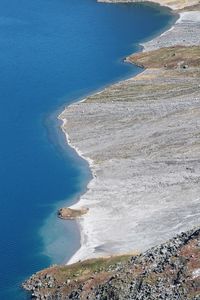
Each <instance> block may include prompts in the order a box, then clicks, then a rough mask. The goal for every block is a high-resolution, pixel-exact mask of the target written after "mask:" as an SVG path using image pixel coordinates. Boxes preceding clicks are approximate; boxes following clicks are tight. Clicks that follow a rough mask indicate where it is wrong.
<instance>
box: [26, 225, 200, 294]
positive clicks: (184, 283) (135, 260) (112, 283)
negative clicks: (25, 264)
mask: <svg viewBox="0 0 200 300" xmlns="http://www.w3.org/2000/svg"><path fill="white" fill-rule="evenodd" d="M23 287H24V288H25V289H27V290H28V291H30V292H31V293H32V298H33V299H37V300H42V299H48V300H58V299H59V300H67V299H82V300H86V299H88V300H95V299H99V300H125V299H127V300H128V299H129V300H140V299H142V300H155V299H160V300H161V299H163V300H176V299H177V300H197V299H200V229H199V228H196V229H193V230H190V231H188V232H186V233H181V234H180V235H178V236H176V237H175V238H173V239H171V240H170V241H168V242H167V243H164V244H162V245H160V246H157V247H154V248H152V249H150V250H148V251H146V252H145V253H144V254H141V255H137V256H131V255H129V256H119V257H115V258H107V259H96V260H88V261H86V262H83V263H81V262H80V263H77V264H74V265H71V266H62V267H58V266H55V267H52V268H49V269H46V270H44V271H42V272H39V273H37V274H36V275H34V276H32V277H31V278H30V279H29V280H28V281H26V282H25V283H24V285H23Z"/></svg>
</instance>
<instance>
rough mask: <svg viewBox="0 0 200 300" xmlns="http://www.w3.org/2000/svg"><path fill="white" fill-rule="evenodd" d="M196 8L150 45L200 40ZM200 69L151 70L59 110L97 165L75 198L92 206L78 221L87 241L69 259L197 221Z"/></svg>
mask: <svg viewBox="0 0 200 300" xmlns="http://www.w3.org/2000/svg"><path fill="white" fill-rule="evenodd" d="M198 14H199V12H198V13H196V12H187V13H182V14H181V18H180V20H179V21H178V22H177V23H176V24H175V26H174V27H173V28H172V29H171V30H170V31H168V32H166V33H165V34H163V35H162V36H160V37H158V38H156V39H154V40H153V41H150V42H148V43H146V44H145V45H144V46H145V51H146V50H149V49H156V48H160V47H163V46H166V45H175V44H184V45H191V44H193V43H194V44H197V45H199V44H200V22H199V15H198ZM191 20H192V22H190V21H191ZM188 22H189V24H190V26H188ZM191 32H192V33H193V34H195V35H194V36H195V37H196V39H195V40H194V38H193V35H192V34H191ZM184 72H185V73H184ZM194 74H195V75H194ZM185 75H187V77H186V76H185ZM199 75H200V70H197V69H194V70H193V69H192V70H191V69H190V68H189V69H188V70H179V71H164V70H146V71H144V72H143V73H141V74H140V75H138V76H137V77H135V78H131V79H129V80H126V81H122V82H120V83H118V84H115V85H112V86H110V87H109V88H106V89H105V90H103V91H102V92H100V93H97V94H95V95H93V96H90V97H88V98H87V99H85V101H82V102H81V103H77V104H72V105H70V106H69V107H67V108H66V109H65V110H64V112H63V113H62V114H61V115H60V116H59V118H60V119H61V120H63V126H62V129H63V131H64V132H65V134H66V137H67V138H68V141H69V144H70V145H71V146H72V147H73V148H74V149H75V150H76V151H77V152H78V153H79V154H80V155H81V156H82V157H83V158H85V159H87V160H88V162H89V164H90V167H91V170H92V172H93V179H92V180H91V181H90V183H89V185H88V191H87V192H86V193H85V194H84V195H83V196H82V197H81V199H80V201H79V202H78V203H77V204H75V205H73V206H72V208H80V207H88V208H89V212H88V214H87V215H85V216H84V217H83V218H81V220H80V221H79V224H80V227H81V248H80V249H79V250H78V251H77V253H75V255H74V256H73V257H72V259H71V260H70V261H69V263H72V262H75V261H78V260H80V259H81V260H83V259H86V258H90V257H97V256H102V255H105V256H106V255H109V254H116V253H122V252H130V251H134V250H139V251H143V250H145V249H147V248H149V247H151V246H153V245H155V244H158V243H161V242H164V241H165V240H167V239H168V238H170V237H172V236H174V235H175V234H176V233H178V232H180V231H182V230H187V229H188V228H190V227H192V226H194V225H198V224H199V216H200V201H199V199H200V198H199V195H200V142H199V138H200V136H199V132H200V105H199V104H200V100H199V99H200V91H199V90H200V88H199V87H200V76H199ZM66 120H67V121H66ZM69 136H70V139H69Z"/></svg>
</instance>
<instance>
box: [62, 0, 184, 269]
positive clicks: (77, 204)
mask: <svg viewBox="0 0 200 300" xmlns="http://www.w3.org/2000/svg"><path fill="white" fill-rule="evenodd" d="M125 1H126V0H125ZM98 2H101V1H98ZM102 2H106V1H104V0H103V1H102ZM130 2H131V1H130ZM139 2H141V1H139ZM111 3H113V2H112V0H111ZM149 3H152V4H155V2H153V1H149ZM164 8H165V6H163V9H164ZM166 8H168V7H166ZM170 9H171V8H170ZM172 13H174V14H176V15H177V20H176V21H175V23H173V25H172V26H171V27H170V28H169V29H167V30H166V31H164V32H162V33H161V34H159V35H158V37H159V36H162V35H164V34H165V33H167V32H168V31H171V30H173V28H174V25H175V24H176V23H177V22H178V21H179V20H181V13H180V14H179V13H176V12H175V11H173V10H172ZM154 38H155V36H154V37H153V38H151V37H150V38H149V39H147V41H146V42H148V41H152V40H154ZM146 42H144V43H141V44H139V46H142V49H141V51H139V52H144V51H145V44H146ZM127 58H128V56H127V57H125V59H124V61H123V63H130V62H128V61H126V59H127ZM142 69H143V70H142V71H141V73H143V72H144V68H142ZM139 74H140V73H139ZM137 75H138V74H136V75H135V76H131V77H130V78H127V79H122V80H120V81H118V82H121V81H128V80H130V79H131V78H134V77H136V76H137ZM118 82H117V83H118ZM114 84H116V83H113V84H109V85H108V86H106V87H104V88H103V89H100V90H99V91H97V92H95V95H97V94H100V93H102V91H103V90H106V89H107V88H109V86H111V85H114ZM91 94H92V95H93V93H91ZM89 96H90V95H89ZM87 98H88V96H86V97H85V98H83V99H80V100H79V101H77V102H76V101H75V102H74V103H71V104H70V105H69V106H67V107H65V108H64V110H63V111H62V112H61V113H59V115H58V117H57V119H58V120H60V121H61V122H62V124H61V125H60V129H61V131H62V132H63V134H64V136H65V138H66V142H67V144H68V145H69V147H71V148H72V149H73V150H74V151H75V152H76V153H77V154H78V156H80V157H81V158H82V159H84V160H85V161H86V162H87V163H88V167H89V170H90V172H91V176H92V178H91V180H90V181H89V182H88V184H87V186H86V191H85V193H86V192H87V190H88V189H89V187H88V186H89V184H91V182H92V181H93V180H94V178H95V177H96V172H95V164H94V161H93V160H92V159H91V158H90V157H86V156H84V154H83V153H82V151H81V150H80V149H79V148H78V147H76V146H75V145H73V143H72V142H71V140H70V136H69V134H68V133H67V131H66V130H65V126H66V124H67V119H66V118H65V117H64V118H62V115H63V113H64V111H65V110H66V109H68V108H69V107H70V106H73V105H74V104H77V103H83V102H85V101H87ZM85 193H84V194H85ZM84 194H83V195H84ZM83 195H81V196H80V198H79V200H78V201H77V202H75V203H74V204H72V205H70V206H69V208H72V209H80V207H81V205H80V204H81V198H82V196H83ZM76 223H77V225H78V228H79V231H80V237H81V239H80V245H81V246H80V248H81V247H82V245H83V244H84V240H85V238H86V236H85V234H84V230H83V227H82V226H81V223H80V221H79V220H76ZM79 250H80V249H78V251H79ZM78 251H77V252H78ZM75 255H76V252H75V253H74V255H73V256H72V257H71V258H70V259H69V261H68V262H67V263H66V264H67V265H68V264H73V263H75V262H76V261H78V258H75V260H74V257H75Z"/></svg>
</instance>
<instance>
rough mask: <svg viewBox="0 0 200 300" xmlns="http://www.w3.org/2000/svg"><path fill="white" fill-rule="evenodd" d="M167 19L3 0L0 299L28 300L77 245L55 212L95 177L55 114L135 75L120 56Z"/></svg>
mask: <svg viewBox="0 0 200 300" xmlns="http://www.w3.org/2000/svg"><path fill="white" fill-rule="evenodd" d="M171 21H172V16H171V15H170V13H169V11H166V10H164V9H162V10H160V8H159V7H155V6H154V7H152V6H145V5H144V4H143V5H106V4H97V3H96V2H95V0H71V1H70V0H10V1H8V0H0V137H1V142H0V228H1V242H0V243H1V244H0V264H1V268H0V300H11V299H12V300H15V299H17V300H21V299H26V294H25V293H24V292H22V291H21V289H20V288H19V286H20V283H21V282H22V280H24V279H25V278H26V277H27V276H29V275H31V274H32V273H34V272H35V271H37V270H39V269H41V268H44V267H46V266H48V265H49V264H51V263H55V262H56V263H62V262H64V261H66V260H67V259H68V258H69V257H70V256H71V255H72V254H73V253H74V251H75V250H76V249H77V248H78V247H79V233H78V231H77V228H76V226H75V225H74V224H73V223H70V224H67V223H66V222H62V221H61V220H58V219H57V218H56V209H57V208H58V207H59V206H61V204H63V202H65V203H67V201H68V204H70V203H71V202H72V201H74V199H76V198H77V197H78V196H79V194H80V193H81V192H83V190H84V188H85V185H86V183H87V181H88V180H89V177H90V173H89V170H88V167H87V165H86V163H85V162H83V161H82V160H80V159H79V158H78V157H77V156H76V154H75V153H74V152H73V151H72V150H70V149H69V147H65V140H64V137H63V135H62V134H61V133H60V131H59V129H58V122H57V121H56V115H57V113H58V112H59V110H60V109H61V107H62V106H63V105H64V104H66V103H70V102H72V101H73V100H74V99H77V98H80V97H83V96H84V95H86V94H88V93H90V92H92V91H94V90H97V89H99V88H101V87H102V86H105V85H106V84H109V83H111V82H114V81H117V80H119V79H120V78H125V77H128V76H130V75H131V74H136V73H137V72H139V69H138V68H136V67H133V66H130V65H128V64H123V63H122V58H123V57H124V56H126V55H127V54H129V53H132V52H134V51H137V50H138V49H139V47H138V43H139V42H140V41H142V40H145V39H147V38H148V37H150V36H152V35H154V34H156V33H158V32H160V31H161V30H164V27H165V26H167V25H168V26H169V22H171ZM77 117H78V116H77ZM65 149H66V150H65Z"/></svg>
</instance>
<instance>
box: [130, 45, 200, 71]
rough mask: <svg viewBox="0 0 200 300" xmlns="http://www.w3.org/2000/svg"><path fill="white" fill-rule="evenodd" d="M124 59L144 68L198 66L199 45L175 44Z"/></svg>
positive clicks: (199, 56)
mask: <svg viewBox="0 0 200 300" xmlns="http://www.w3.org/2000/svg"><path fill="white" fill-rule="evenodd" d="M126 61H128V62H131V63H134V64H136V65H138V66H140V67H144V68H166V69H176V68H183V69H184V68H188V67H200V47H199V46H191V47H184V46H175V47H167V48H161V49H158V50H154V51H150V52H142V53H137V54H134V55H131V56H129V57H128V58H127V59H126Z"/></svg>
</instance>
